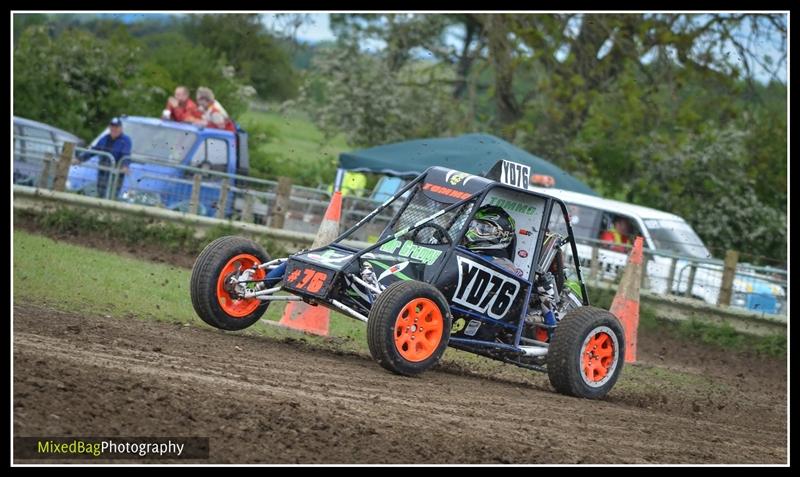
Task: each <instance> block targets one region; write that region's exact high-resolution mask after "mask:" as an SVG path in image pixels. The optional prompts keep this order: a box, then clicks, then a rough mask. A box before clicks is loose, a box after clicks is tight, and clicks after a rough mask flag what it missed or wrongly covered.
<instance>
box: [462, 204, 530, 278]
mask: <svg viewBox="0 0 800 477" xmlns="http://www.w3.org/2000/svg"><path fill="white" fill-rule="evenodd" d="M515 228H516V224H515V223H514V218H513V217H511V215H509V214H508V212H506V211H505V210H503V208H502V207H498V206H496V205H484V206H483V207H481V208H480V209H478V211H477V212H475V217H473V219H472V221H471V222H470V223H469V227H468V228H467V232H466V233H465V234H464V240H463V242H462V245H463V246H464V247H466V248H467V249H469V250H471V251H473V252H475V253H477V254H478V255H481V256H482V257H484V258H486V259H487V260H490V261H491V262H493V263H494V264H495V265H499V266H500V267H502V268H505V269H506V270H508V271H509V272H511V273H513V274H515V275H517V276H522V270H520V269H519V268H517V267H516V266H515V265H514V262H512V261H511V260H510V259H509V248H510V245H511V243H512V242H513V241H514V233H515Z"/></svg>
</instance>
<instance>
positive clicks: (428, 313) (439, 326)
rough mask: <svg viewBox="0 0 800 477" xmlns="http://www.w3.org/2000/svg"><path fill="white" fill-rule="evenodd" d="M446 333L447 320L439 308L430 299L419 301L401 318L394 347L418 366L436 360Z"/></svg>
mask: <svg viewBox="0 0 800 477" xmlns="http://www.w3.org/2000/svg"><path fill="white" fill-rule="evenodd" d="M443 332H444V319H443V318H442V311H441V310H440V309H439V306H438V305H437V304H436V303H435V302H434V301H433V300H429V299H428V298H416V299H414V300H411V301H410V302H408V303H407V304H406V306H404V307H403V309H402V310H400V313H399V314H398V315H397V321H395V324H394V344H395V346H396V347H397V351H398V352H399V353H400V356H402V357H403V358H405V359H406V360H407V361H411V362H414V363H417V362H420V361H425V360H426V359H428V358H430V357H431V356H433V353H434V352H435V351H436V349H437V348H438V347H439V343H441V341H442V334H443Z"/></svg>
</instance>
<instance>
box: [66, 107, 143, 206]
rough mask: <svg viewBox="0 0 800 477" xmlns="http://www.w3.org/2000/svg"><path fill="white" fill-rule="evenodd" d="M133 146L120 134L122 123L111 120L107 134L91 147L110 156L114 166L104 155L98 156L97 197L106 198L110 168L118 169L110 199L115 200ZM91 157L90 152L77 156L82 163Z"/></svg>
mask: <svg viewBox="0 0 800 477" xmlns="http://www.w3.org/2000/svg"><path fill="white" fill-rule="evenodd" d="M132 146H133V144H132V142H131V138H130V137H129V136H127V135H126V134H123V132H122V121H121V120H120V119H119V118H112V119H111V121H109V123H108V134H106V135H104V136H103V137H101V138H100V140H99V141H97V144H95V145H94V146H92V147H91V149H94V150H96V151H104V152H108V153H110V154H111V156H112V157H113V158H114V164H111V159H110V158H109V157H108V155H106V154H101V155H99V161H98V164H99V165H100V166H101V167H100V168H99V169H98V170H97V196H98V197H100V198H106V191H107V190H108V178H109V177H110V175H111V172H110V170H109V169H110V168H112V167H114V168H118V171H119V175H118V177H117V182H116V185H115V187H114V191H113V195H112V196H111V198H112V199H115V198H116V197H117V195H118V193H119V189H120V186H121V185H122V181H124V180H125V174H127V173H128V170H129V169H128V166H129V164H130V162H131V160H130V155H131V148H132ZM92 157H93V154H92V153H91V152H84V153H83V154H81V155H80V156H78V161H79V162H84V161H86V160H88V159H90V158H92Z"/></svg>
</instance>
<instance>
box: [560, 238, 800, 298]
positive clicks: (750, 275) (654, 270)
mask: <svg viewBox="0 0 800 477" xmlns="http://www.w3.org/2000/svg"><path fill="white" fill-rule="evenodd" d="M576 242H577V245H578V259H579V263H580V264H581V268H582V270H583V274H584V278H585V279H586V280H587V282H588V283H590V284H593V285H598V284H599V283H617V282H618V281H619V277H620V274H621V273H622V270H623V269H624V267H625V265H626V262H627V255H628V253H629V251H630V249H631V246H630V245H624V246H622V247H624V249H625V252H619V251H614V250H611V249H610V244H609V243H608V242H604V241H601V240H596V239H589V238H576ZM615 247H620V245H619V244H616V245H615ZM643 252H644V256H643V273H642V284H641V286H642V289H643V290H647V291H650V292H652V293H654V294H657V295H662V296H680V297H686V298H694V299H698V300H702V301H704V302H706V303H708V304H712V305H718V304H720V302H721V294H722V293H723V282H724V274H725V268H726V263H725V261H724V260H720V259H714V258H700V257H691V256H685V255H679V254H676V253H672V252H667V251H660V250H653V249H650V248H645V249H644V250H643ZM567 255H568V257H571V251H567ZM571 262H572V259H571V258H569V259H568V260H566V261H565V263H566V264H567V265H570V264H571ZM728 291H729V293H730V296H731V297H732V298H731V300H730V302H729V305H730V306H733V307H738V308H748V309H750V310H752V311H760V312H765V313H778V314H786V313H787V309H786V297H787V291H788V273H787V272H786V271H785V270H781V269H776V268H774V267H759V266H754V265H749V264H737V265H736V267H735V269H734V270H733V271H732V280H731V283H730V290H728Z"/></svg>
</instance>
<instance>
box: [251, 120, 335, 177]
mask: <svg viewBox="0 0 800 477" xmlns="http://www.w3.org/2000/svg"><path fill="white" fill-rule="evenodd" d="M276 109H277V108H276ZM241 124H242V125H243V127H244V128H245V130H247V131H248V133H249V135H250V139H249V143H250V171H251V172H250V174H251V175H253V176H257V177H261V178H264V179H272V180H276V179H277V178H278V177H280V176H285V177H290V178H291V179H292V182H293V183H294V184H298V185H303V186H307V187H317V186H320V185H322V186H324V187H327V186H328V184H330V183H331V182H332V179H333V176H334V174H335V171H336V164H337V161H338V157H339V154H340V153H341V152H343V151H345V150H346V149H347V146H346V144H345V141H344V138H343V137H342V136H341V135H338V136H336V137H333V138H326V137H325V136H324V135H323V133H322V132H321V131H320V130H319V129H317V128H316V127H315V126H314V125H313V124H312V123H311V122H310V121H309V119H308V117H307V116H305V115H304V114H301V113H299V112H290V111H286V112H283V113H278V112H277V111H275V112H256V111H250V112H248V113H247V114H245V115H244V116H242V117H241Z"/></svg>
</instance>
